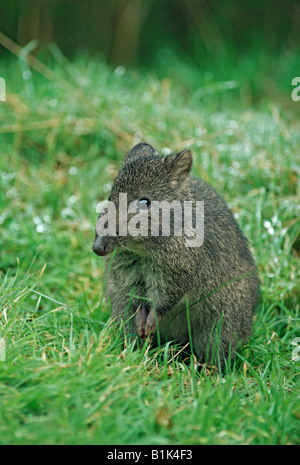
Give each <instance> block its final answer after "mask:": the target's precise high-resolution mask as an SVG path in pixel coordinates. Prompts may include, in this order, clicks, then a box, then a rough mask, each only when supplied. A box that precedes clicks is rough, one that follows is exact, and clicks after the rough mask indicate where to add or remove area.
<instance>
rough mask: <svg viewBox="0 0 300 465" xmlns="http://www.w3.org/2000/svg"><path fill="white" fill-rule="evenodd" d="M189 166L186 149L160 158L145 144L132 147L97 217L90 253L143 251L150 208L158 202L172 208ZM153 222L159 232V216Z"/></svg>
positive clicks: (190, 164) (178, 196) (149, 220)
mask: <svg viewBox="0 0 300 465" xmlns="http://www.w3.org/2000/svg"><path fill="white" fill-rule="evenodd" d="M191 166H192V155H191V152H190V151H189V150H183V151H182V152H180V153H177V154H171V155H167V156H160V155H158V154H157V153H155V150H154V149H153V147H151V146H150V145H148V144H138V145H135V146H134V147H133V148H132V149H131V151H130V152H129V154H128V155H127V157H126V160H125V162H124V163H123V165H122V167H121V169H120V171H119V173H118V175H117V178H116V179H115V182H114V184H113V187H112V190H111V194H110V196H109V198H108V202H107V204H106V206H105V208H104V209H103V211H102V213H101V214H100V216H99V218H98V221H97V224H96V235H95V242H94V245H93V251H94V252H95V253H96V254H97V255H101V256H104V255H107V254H108V253H110V252H112V251H113V250H114V248H115V246H118V249H119V250H122V249H131V250H132V249H134V250H135V251H138V249H139V247H141V248H143V247H144V246H145V240H149V239H150V238H151V235H152V236H153V234H151V233H153V229H154V230H155V224H154V220H153V219H151V218H150V217H152V218H153V217H154V215H153V213H154V208H156V206H157V203H160V204H161V202H164V204H163V205H166V206H167V205H171V207H172V205H173V206H176V205H175V203H174V201H175V202H176V201H179V200H180V199H181V197H182V195H181V193H182V191H183V190H184V185H185V181H186V178H187V176H188V174H189V172H190V170H191ZM172 202H173V203H172ZM172 212H173V210H172ZM171 214H173V213H171ZM157 221H159V225H156V227H157V228H158V229H160V230H161V219H160V216H159V217H158V219H157ZM180 221H181V220H180ZM151 227H152V229H151ZM156 232H157V229H156ZM154 235H155V233H154ZM156 235H159V234H156Z"/></svg>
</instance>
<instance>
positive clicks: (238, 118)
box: [0, 49, 300, 445]
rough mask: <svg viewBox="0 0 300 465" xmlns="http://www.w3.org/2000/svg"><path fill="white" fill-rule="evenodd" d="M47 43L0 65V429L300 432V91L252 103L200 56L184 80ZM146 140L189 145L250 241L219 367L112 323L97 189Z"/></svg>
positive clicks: (40, 434) (134, 434)
mask: <svg viewBox="0 0 300 465" xmlns="http://www.w3.org/2000/svg"><path fill="white" fill-rule="evenodd" d="M53 55H54V59H55V60H54V64H53V65H52V66H51V69H50V68H49V69H48V68H42V69H40V71H41V72H42V73H43V75H41V74H40V73H38V72H35V71H33V70H32V69H30V68H29V67H28V66H27V65H25V64H24V63H23V62H21V61H20V62H19V61H17V60H16V59H15V60H14V59H12V60H10V61H6V62H5V67H4V68H3V67H1V70H3V72H2V71H1V73H2V75H3V74H5V76H4V77H5V78H6V84H7V101H6V102H1V103H0V150H1V158H0V189H1V196H0V228H1V234H0V254H1V255H0V257H1V260H0V271H1V275H0V280H1V288H0V312H1V313H0V316H1V319H0V337H1V338H2V342H3V341H4V342H5V361H1V362H0V443H3V444H152V445H154V444H155V445H158V444H173V445H174V444H185V445H188V444H296V443H298V442H299V426H300V425H299V423H300V409H299V404H297V396H298V394H299V371H300V370H299V367H300V365H299V363H300V362H299V361H296V360H293V359H292V353H293V350H294V354H295V351H296V352H297V347H299V344H298V346H297V345H293V342H294V344H295V343H296V342H297V341H295V338H296V337H299V336H300V326H299V321H300V315H299V282H300V280H299V227H300V224H299V184H298V176H299V144H300V130H299V129H300V121H299V118H298V117H297V116H296V113H295V110H296V108H295V107H296V106H297V105H298V107H299V108H297V110H298V112H299V109H300V103H295V102H291V99H290V97H287V99H289V101H285V100H284V99H283V101H284V102H285V105H284V107H285V109H284V110H282V107H281V104H279V103H276V101H274V100H272V99H271V98H269V99H266V100H265V101H264V102H263V103H261V104H258V105H256V106H255V107H253V106H252V105H251V102H250V100H247V95H246V96H245V92H243V93H241V91H240V88H239V85H238V82H237V83H235V84H234V85H233V84H232V83H231V84H228V83H225V84H224V83H223V84H216V85H211V83H209V84H205V76H203V75H202V74H201V73H200V72H199V83H200V84H199V88H198V89H192V90H191V88H188V87H187V86H184V85H183V84H182V83H180V82H178V81H176V79H175V78H174V79H171V78H157V77H155V75H154V74H153V75H150V74H143V75H139V74H138V73H136V72H132V73H130V72H128V71H125V70H124V69H123V68H121V67H119V68H117V69H116V70H111V69H109V68H108V67H107V66H106V65H105V64H103V63H102V62H101V61H100V60H93V61H92V60H88V59H87V58H85V59H82V58H81V59H78V60H76V62H75V63H73V64H70V63H68V62H66V61H65V59H64V58H63V57H62V56H61V55H60V54H59V52H58V50H56V49H53ZM2 65H3V63H2ZM4 70H5V71H4ZM192 72H193V73H195V70H193V71H192ZM194 82H195V76H194ZM251 101H252V100H251ZM140 140H143V141H147V142H149V143H150V144H152V145H154V146H155V148H157V149H158V150H160V151H163V152H165V153H166V152H167V151H168V150H172V151H173V150H177V149H180V148H183V147H186V146H189V147H190V148H191V149H192V151H193V153H194V166H193V173H194V175H197V176H200V177H202V178H203V179H204V180H205V181H207V182H209V183H210V184H212V185H213V186H214V187H216V188H217V190H218V191H219V192H220V193H221V194H222V195H223V197H224V198H225V199H226V201H227V202H228V203H229V205H230V206H231V208H232V210H233V211H234V213H235V216H236V218H237V220H238V222H239V224H240V225H241V227H242V229H243V231H244V233H245V235H246V236H247V237H248V238H249V240H250V241H251V244H252V248H253V253H254V255H255V258H256V261H257V264H258V267H259V270H260V276H261V300H260V303H259V306H258V309H257V313H256V317H255V322H254V329H253V334H252V337H251V339H250V341H249V343H248V345H247V346H246V347H245V348H243V349H242V350H241V352H240V354H239V355H238V357H237V359H236V361H235V362H234V363H233V364H232V366H231V367H227V369H226V371H225V372H224V373H223V375H222V376H220V375H218V374H216V373H213V372H209V371H208V370H206V369H203V370H202V371H201V372H200V373H199V372H198V373H197V371H196V370H195V366H194V364H193V363H183V362H182V360H181V361H180V357H179V355H178V351H177V350H176V348H171V347H170V346H169V345H167V346H165V347H161V348H159V349H156V350H153V349H150V348H149V347H147V346H146V345H145V346H143V347H142V348H141V349H139V350H135V348H134V347H133V345H132V343H130V342H129V341H125V346H124V344H123V342H122V339H121V337H120V334H119V333H118V330H117V329H115V328H114V327H112V326H111V324H110V319H109V316H110V312H109V308H108V307H107V305H106V303H105V302H104V301H103V298H102V296H103V265H102V261H101V258H99V257H97V256H95V255H94V254H93V253H92V252H91V245H92V241H93V234H94V232H93V231H94V224H95V220H96V217H97V214H96V204H97V202H98V201H100V200H103V199H104V198H106V197H107V195H108V194H107V193H108V192H109V190H110V186H111V183H112V181H113V178H114V175H115V173H116V171H117V169H118V166H119V164H120V161H121V159H122V157H123V156H124V155H125V153H126V152H127V151H128V150H129V149H130V148H131V146H132V144H133V143H134V142H138V141H140ZM299 355H300V350H299ZM2 358H3V349H2Z"/></svg>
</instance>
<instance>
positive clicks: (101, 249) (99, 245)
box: [92, 234, 109, 257]
mask: <svg viewBox="0 0 300 465" xmlns="http://www.w3.org/2000/svg"><path fill="white" fill-rule="evenodd" d="M92 250H93V252H94V253H95V254H97V255H100V257H103V256H104V255H107V254H108V253H109V252H108V250H107V244H105V241H104V237H103V236H99V235H98V234H96V237H95V241H94V244H93V247H92Z"/></svg>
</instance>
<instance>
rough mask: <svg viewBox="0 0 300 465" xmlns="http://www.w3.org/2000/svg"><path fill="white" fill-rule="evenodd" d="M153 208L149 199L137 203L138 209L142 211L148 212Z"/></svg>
mask: <svg viewBox="0 0 300 465" xmlns="http://www.w3.org/2000/svg"><path fill="white" fill-rule="evenodd" d="M150 206H151V202H150V200H148V199H139V200H138V202H137V207H138V208H140V209H141V210H148V209H149V208H150Z"/></svg>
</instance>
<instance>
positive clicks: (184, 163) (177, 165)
mask: <svg viewBox="0 0 300 465" xmlns="http://www.w3.org/2000/svg"><path fill="white" fill-rule="evenodd" d="M164 160H165V165H166V169H167V173H168V177H169V179H170V182H171V185H172V187H176V186H177V185H179V184H181V183H182V182H183V181H184V180H185V178H186V177H187V176H188V174H189V172H190V171H191V168H192V163H193V157H192V152H191V151H190V150H187V149H185V150H183V151H182V152H180V153H176V154H172V155H168V156H167V157H165V159H164Z"/></svg>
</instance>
